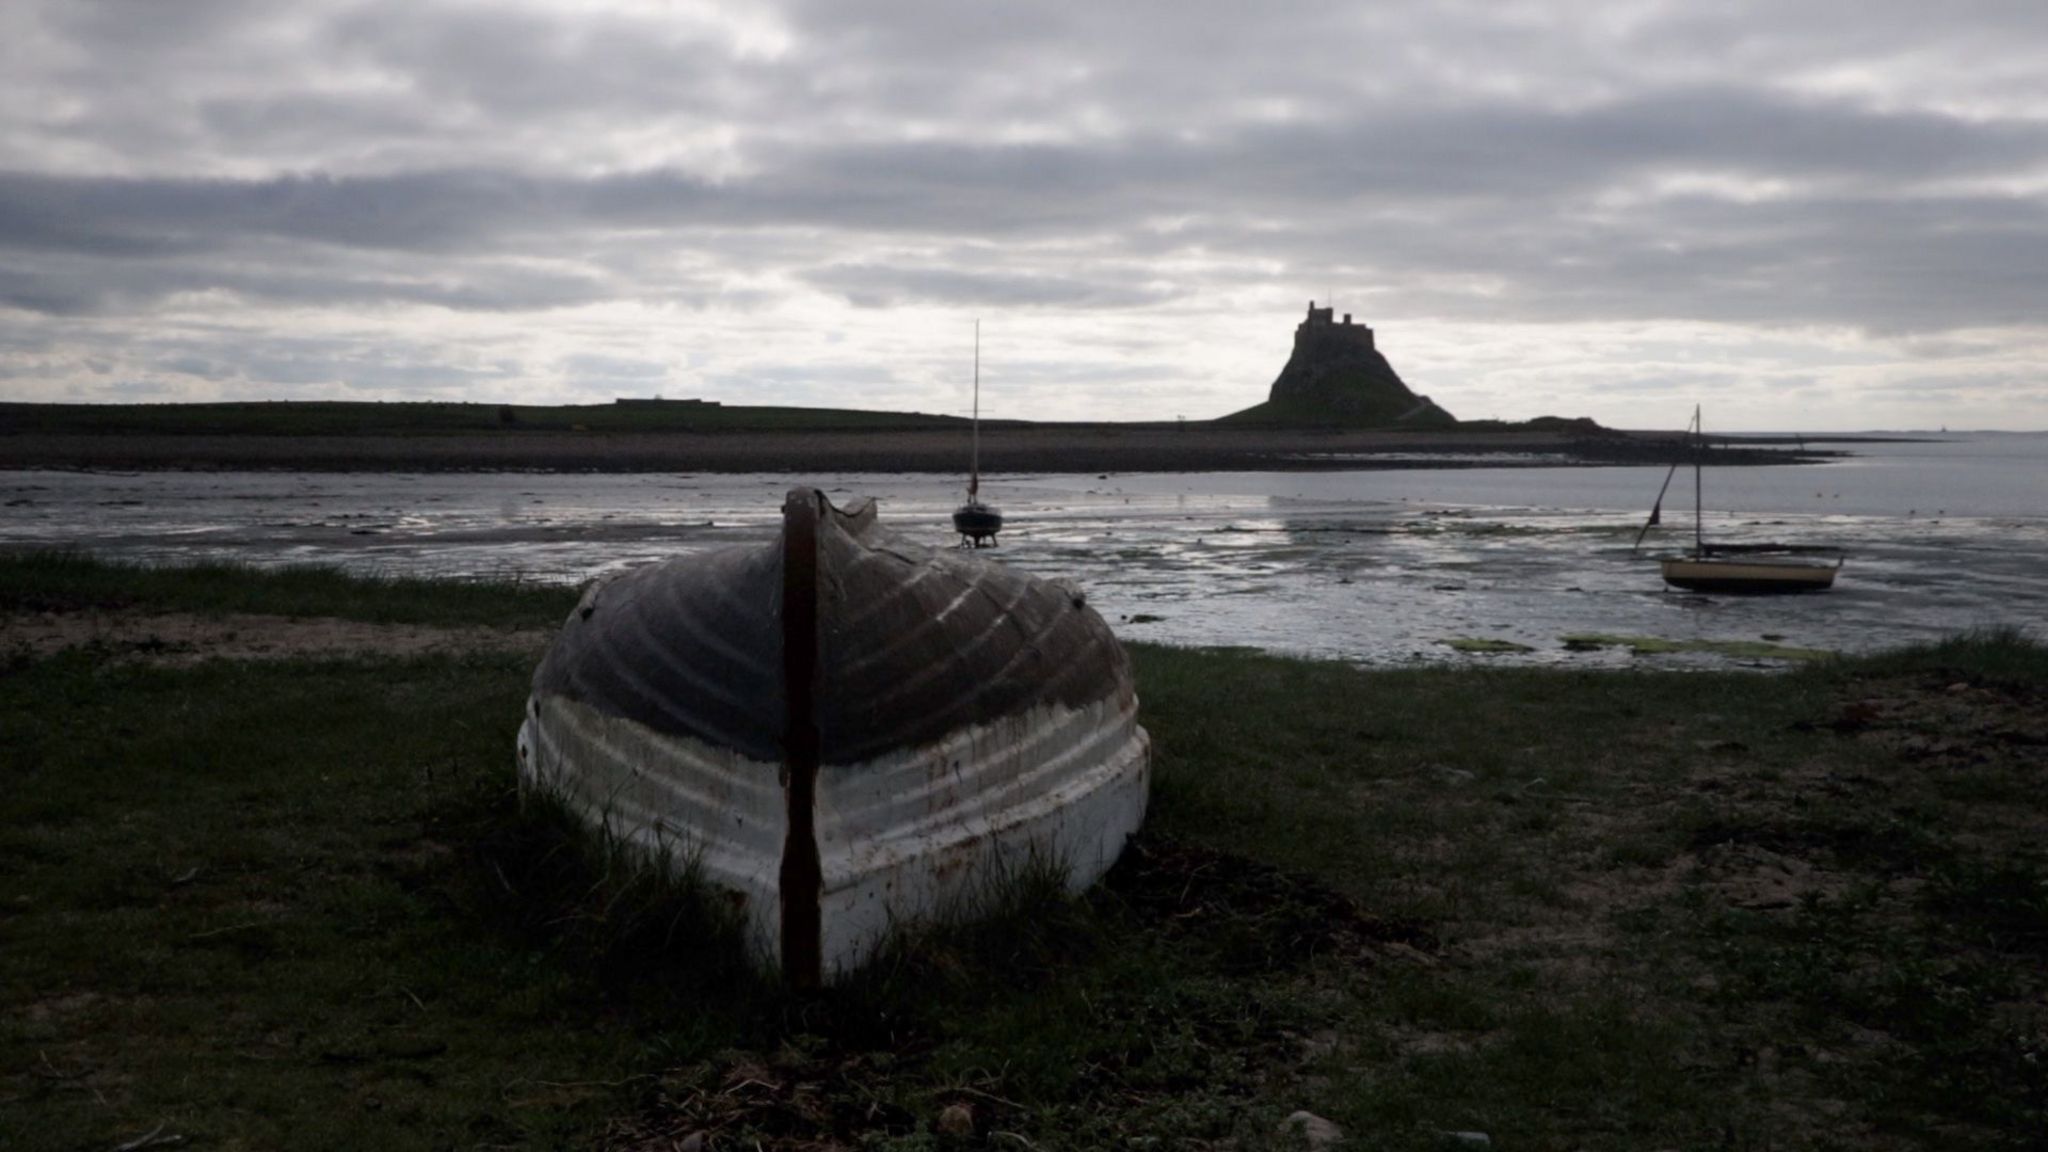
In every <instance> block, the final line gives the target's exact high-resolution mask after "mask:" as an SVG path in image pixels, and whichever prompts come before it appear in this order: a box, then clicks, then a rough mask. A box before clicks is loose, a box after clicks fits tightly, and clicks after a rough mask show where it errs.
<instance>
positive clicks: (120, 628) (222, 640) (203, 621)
mask: <svg viewBox="0 0 2048 1152" xmlns="http://www.w3.org/2000/svg"><path fill="white" fill-rule="evenodd" d="M547 640H548V633H547V632H546V631H543V630H540V629H531V628H489V627H484V626H480V625H472V626H467V627H443V626H436V625H426V624H377V623H370V622H367V621H362V620H341V619H336V618H334V617H325V616H312V617H298V616H265V615H255V614H250V613H226V614H222V615H198V614H194V613H185V612H160V613H145V612H129V611H91V612H32V613H15V614H10V615H5V616H0V652H26V653H28V654H29V655H30V656H34V657H42V656H49V655H53V654H55V653H58V652H62V651H65V650H66V649H72V648H98V649H102V650H110V651H112V652H113V653H115V654H117V655H119V656H121V657H123V658H129V659H136V660H147V661H153V662H162V663H169V664H190V663H196V662H198V661H201V660H213V659H219V660H285V659H297V658H303V657H316V658H317V657H333V656H423V655H428V654H430V653H477V652H485V653H514V654H531V655H535V656H538V655H539V654H540V651H541V649H542V648H544V647H545V646H546V644H547Z"/></svg>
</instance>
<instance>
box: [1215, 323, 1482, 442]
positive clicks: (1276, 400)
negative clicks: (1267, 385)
mask: <svg viewBox="0 0 2048 1152" xmlns="http://www.w3.org/2000/svg"><path fill="white" fill-rule="evenodd" d="M1223 419H1225V420H1227V421H1235V422H1243V423H1263V424H1319V425H1327V424H1339V425H1345V426H1351V427H1368V426H1380V425H1401V426H1405V427H1440V426H1443V425H1448V424H1455V423H1457V418H1456V417H1454V416H1452V415H1451V414H1450V413H1449V412H1446V411H1444V410H1443V409H1442V408H1440V407H1438V406H1437V405H1436V404H1435V402H1433V401H1431V400H1430V398H1429V397H1427V396H1418V395H1416V394H1415V393H1414V392H1413V391H1411V390H1410V389H1409V387H1408V385H1407V384H1405V383H1403V382H1402V380H1401V377H1400V374H1399V373H1397V372H1395V371H1394V366H1393V365H1392V364H1389V363H1388V362H1387V358H1386V357H1385V356H1383V355H1381V354H1380V351H1379V348H1378V347H1377V344H1376V342H1375V340H1374V339H1373V332H1372V328H1371V327H1370V326H1368V325H1365V324H1354V323H1352V322H1351V313H1349V312H1346V313H1345V314H1344V319H1343V320H1342V321H1339V320H1338V319H1337V317H1336V308H1335V307H1334V306H1333V307H1328V308H1318V307H1316V303H1315V301H1313V300H1311V301H1309V303H1308V316H1307V318H1306V319H1304V320H1302V322H1301V323H1300V324H1297V325H1295V328H1294V353H1293V354H1292V355H1291V356H1289V357H1288V358H1287V364H1286V366H1285V367H1283V368H1281V369H1280V375H1279V376H1277V377H1275V378H1274V380H1273V388H1272V391H1271V392H1270V393H1269V394H1268V395H1267V397H1266V402H1265V403H1264V404H1260V405H1258V406H1256V407H1253V408H1247V409H1245V410H1244V411H1242V412H1238V413H1235V414H1233V415H1230V416H1225V417H1224V418H1223Z"/></svg>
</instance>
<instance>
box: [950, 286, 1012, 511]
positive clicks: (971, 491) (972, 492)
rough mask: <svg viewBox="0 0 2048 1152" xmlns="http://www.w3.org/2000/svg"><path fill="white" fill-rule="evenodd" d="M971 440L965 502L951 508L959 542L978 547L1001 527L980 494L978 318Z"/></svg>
mask: <svg viewBox="0 0 2048 1152" xmlns="http://www.w3.org/2000/svg"><path fill="white" fill-rule="evenodd" d="M973 429H974V431H973V437H974V440H973V444H974V447H973V449H972V450H971V455H970V456H969V461H970V463H969V466H968V473H967V503H965V504H962V505H961V506H960V507H958V508H955V509H954V510H953V531H955V532H958V533H960V540H961V542H962V543H964V544H966V545H968V546H969V547H972V548H980V547H982V546H983V545H986V544H993V543H995V542H996V533H998V532H1001V531H1002V530H1003V514H1002V513H1001V512H999V511H997V510H996V508H995V506H994V505H992V504H988V503H984V502H983V501H982V498H981V321H979V320H976V321H975V322H974V417H973Z"/></svg>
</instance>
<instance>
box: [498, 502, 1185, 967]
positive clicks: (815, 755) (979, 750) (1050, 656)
mask: <svg viewBox="0 0 2048 1152" xmlns="http://www.w3.org/2000/svg"><path fill="white" fill-rule="evenodd" d="M1137 709H1138V700H1137V694H1136V691H1135V688H1134V687H1133V684H1132V680H1131V674H1130V666H1129V662H1128V659H1127V658H1126V657H1125V655H1124V652H1123V649H1122V647H1121V646H1120V645H1119V644H1118V643H1117V641H1116V638H1115V636H1114V635H1113V634H1111V632H1110V630H1109V627H1108V625H1107V624H1105V623H1104V622H1103V620H1102V618H1101V616H1100V615H1098V614H1097V613H1095V612H1094V611H1093V610H1091V609H1089V608H1088V607H1087V606H1086V604H1085V603H1084V602H1083V599H1082V597H1081V596H1080V595H1079V594H1078V592H1076V591H1075V590H1073V589H1072V588H1070V587H1068V586H1066V585H1064V584H1061V583H1058V582H1054V581H1047V580H1043V579H1039V578H1036V577H1032V576H1029V575H1026V574H1024V573H1021V572H1017V571H1015V570H1012V569H1009V568H1005V567H1002V566H1000V565H997V564H993V563H990V562H988V561H984V560H981V559H978V558H975V557H973V556H971V555H966V554H962V553H960V552H958V551H956V550H946V551H939V550H930V549H921V548H916V547H910V546H906V545H903V544H901V543H899V542H897V541H896V540H894V539H893V538H892V537H890V536H889V534H888V533H886V532H884V531H883V530H881V529H880V528H879V527H878V526H877V525H876V524H875V515H874V507H873V505H872V504H868V503H862V504H861V505H858V506H856V507H855V508H853V509H851V510H849V511H844V512H842V511H840V510H838V509H835V508H833V507H832V506H831V504H830V503H828V502H827V501H826V500H825V498H824V497H823V496H822V495H821V494H819V493H818V492H816V491H814V490H812V489H808V488H798V489H795V490H793V491H792V492H791V493H790V494H789V498H788V501H787V502H786V503H785V505H784V509H783V532H782V535H781V537H780V539H779V540H777V541H776V542H775V543H773V544H771V545H768V546H765V547H757V548H751V549H735V550H728V551H725V552H719V553H713V554H710V555H707V556H701V557H690V558H685V559H679V560H674V561H669V562H667V563H664V564H659V565H652V566H649V567H646V568H641V569H637V570H634V571H632V572H629V573H627V574H625V575H623V576H621V577H618V578H617V579H614V580H612V581H609V582H607V583H604V584H601V585H598V586H596V587H594V588H593V589H591V590H590V591H589V592H588V593H586V595H585V596H584V598H583V601H582V603H580V604H579V605H578V606H577V608H576V610H575V611H574V612H573V613H571V615H570V617H569V620H568V622H567V623H566V624H565V625H564V627H563V630H562V634H561V635H560V636H559V637H558V638H557V640H556V641H555V644H554V646H553V647H552V648H551V649H550V650H549V652H548V654H547V656H546V657H545V658H544V659H543V660H542V662H541V665H540V667H539V668H538V669H537V670H536V671H535V673H534V681H533V695H532V698H531V700H530V701H529V704H528V709H527V715H526V717H525V720H524V722H523V724H522V725H521V728H520V733H519V743H518V757H519V768H520V776H521V780H522V782H523V784H524V785H525V786H527V787H530V788H535V789H540V790H545V791H547V792H549V793H551V794H554V795H556V796H558V797H559V798H560V799H561V800H562V802H563V803H564V804H565V805H566V806H567V807H568V808H569V809H570V811H572V812H574V813H576V814H577V816H578V817H579V818H580V819H582V820H584V821H585V822H587V823H588V824H589V825H591V826H592V827H593V828H595V829H597V830H598V831H599V832H600V833H601V834H603V835H605V836H607V837H609V838H612V839H614V840H616V841H618V842H620V843H623V844H627V845H630V846H632V847H634V848H636V849H638V850H640V851H641V852H643V853H646V854H648V855H649V856H651V857H655V858H661V859H666V860H669V861H672V862H675V863H678V864H683V865H686V866H688V867H692V868H695V869H696V870H697V871H698V874H699V875H700V876H701V877H702V879H704V880H705V881H707V882H709V883H711V884H714V885H717V886H719V887H721V888H724V889H726V890H728V891H731V892H733V893H735V894H736V896H737V897H738V898H739V899H740V900H741V901H742V903H743V907H744V909H745V911H746V917H747V923H748V928H749V934H750V936H751V937H752V940H753V942H754V944H755V946H756V947H757V948H758V949H759V950H760V951H761V952H762V953H763V954H764V955H765V956H767V957H769V958H770V959H771V961H772V962H774V963H776V964H778V965H779V966H780V967H781V968H782V970H783V971H784V973H785V974H786V975H787V977H788V978H789V979H790V980H791V981H792V982H794V983H798V984H807V983H814V982H817V981H820V980H830V979H832V978H834V977H836V976H840V975H844V974H846V973H848V972H850V971H852V970H853V969H854V968H857V967H858V966H859V965H860V964H861V963H862V962H863V961H864V960H866V959H867V958H868V957H869V956H871V955H873V954H874V952H875V950H876V949H877V948H879V947H880V946H881V945H882V944H883V942H884V941H885V940H886V939H887V937H888V934H889V933H890V932H891V931H892V930H894V929H895V928H897V927H899V926H902V925H906V924H911V923H916V922H921V921H928V920H931V919H933V918H936V917H940V916H950V915H971V914H972V913H973V912H974V911H976V909H977V906H978V904H979V903H980V902H981V901H982V900H983V899H984V898H985V897H987V896H988V895H990V894H991V890H992V887H993V886H994V885H995V884H997V883H998V882H999V881H1000V880H1001V878H1003V877H1004V876H1007V875H1011V874H1013V873H1015V872H1016V871H1017V870H1019V869H1021V868H1024V867H1036V866H1046V865H1050V866H1053V867H1056V868H1059V869H1061V870H1063V872H1064V874H1065V876H1066V879H1067V883H1068V885H1069V887H1070V888H1071V889H1073V890H1075V891H1079V890H1080V889H1082V888H1085V887H1087V886H1088V885H1089V884H1092V883H1093V882H1094V881H1095V880H1096V879H1097V878H1099V877H1100V876H1101V875H1102V874H1103V873H1104V872H1106V871H1107V870H1108V869H1109V867H1110V865H1111V864H1112V863H1114V862H1115V860H1116V858H1117V855H1118V854H1119V853H1120V852H1121V851H1122V848H1123V844H1124V842H1125V840H1126V839H1127V838H1128V837H1129V836H1130V834H1131V833H1132V832H1133V831H1135V830H1136V829H1137V827H1138V825H1139V824H1140V823H1141V822H1142V821H1143V819H1144V814H1145V804H1146V796H1147V787H1148V772H1149V759H1150V743H1149V739H1148V737H1147V736H1146V733H1145V730H1144V729H1143V728H1142V727H1140V726H1139V725H1138V722H1137Z"/></svg>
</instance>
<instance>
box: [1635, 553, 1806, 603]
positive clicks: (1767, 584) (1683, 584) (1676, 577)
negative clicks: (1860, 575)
mask: <svg viewBox="0 0 2048 1152" xmlns="http://www.w3.org/2000/svg"><path fill="white" fill-rule="evenodd" d="M1662 563H1663V570H1664V582H1665V583H1666V584H1669V585H1671V586H1672V587H1674V588H1683V589H1685V590H1686V591H1688V592H1726V593H1739V594H1742V595H1779V594H1789V593H1797V592H1824V591H1826V590H1827V589H1829V588H1832V587H1834V584H1835V568H1836V565H1832V564H1829V565H1822V564H1799V563H1792V562H1777V561H1770V560H1712V559H1708V560H1701V559H1696V558H1683V559H1668V560H1665V561H1663V562H1662Z"/></svg>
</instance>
